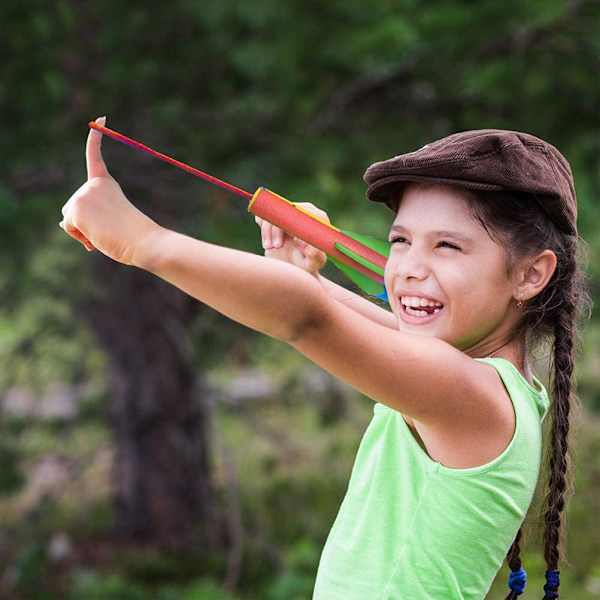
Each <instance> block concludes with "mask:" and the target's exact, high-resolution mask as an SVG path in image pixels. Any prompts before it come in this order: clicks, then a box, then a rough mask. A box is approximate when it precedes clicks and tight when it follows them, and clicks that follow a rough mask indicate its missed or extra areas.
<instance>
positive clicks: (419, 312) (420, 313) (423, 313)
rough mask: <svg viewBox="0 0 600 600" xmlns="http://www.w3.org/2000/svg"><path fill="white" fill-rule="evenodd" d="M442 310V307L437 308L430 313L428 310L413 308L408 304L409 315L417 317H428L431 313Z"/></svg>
mask: <svg viewBox="0 0 600 600" xmlns="http://www.w3.org/2000/svg"><path fill="white" fill-rule="evenodd" d="M440 310H442V309H441V308H436V309H434V311H433V312H432V313H428V312H427V311H426V310H417V309H416V308H412V307H411V306H406V312H407V313H408V314H409V315H414V316H415V317H427V316H429V315H430V314H432V315H435V314H437V313H439V312H440Z"/></svg>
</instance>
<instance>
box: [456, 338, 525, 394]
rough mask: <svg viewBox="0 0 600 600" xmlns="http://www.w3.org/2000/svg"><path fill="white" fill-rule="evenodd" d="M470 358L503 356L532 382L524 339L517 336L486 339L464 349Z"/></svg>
mask: <svg viewBox="0 0 600 600" xmlns="http://www.w3.org/2000/svg"><path fill="white" fill-rule="evenodd" d="M465 353H466V354H468V355H469V356H471V357H472V358H503V359H505V360H507V361H509V362H511V363H512V364H513V365H514V366H515V367H516V368H517V370H518V371H519V372H520V373H521V375H523V377H525V379H526V380H527V381H528V382H529V383H532V373H531V367H530V365H529V361H528V359H527V351H526V348H525V343H524V340H523V339H521V338H520V337H517V336H514V335H513V336H511V337H510V338H509V339H496V340H488V341H486V342H484V343H482V344H480V345H477V346H475V347H473V348H469V349H468V350H466V351H465Z"/></svg>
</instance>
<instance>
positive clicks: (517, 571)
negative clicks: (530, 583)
mask: <svg viewBox="0 0 600 600" xmlns="http://www.w3.org/2000/svg"><path fill="white" fill-rule="evenodd" d="M520 541H521V529H519V531H517V535H516V537H515V541H514V542H513V543H512V546H511V547H510V550H509V551H508V554H507V555H506V561H507V562H508V566H509V567H510V570H511V578H510V579H509V584H508V585H509V587H510V592H509V594H508V596H506V598H505V600H515V598H517V597H518V596H520V595H521V594H522V593H523V589H524V588H525V583H526V580H527V579H526V576H525V571H524V570H523V569H521V556H520V555H521V547H520V546H519V542H520Z"/></svg>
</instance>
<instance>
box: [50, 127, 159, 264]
mask: <svg viewBox="0 0 600 600" xmlns="http://www.w3.org/2000/svg"><path fill="white" fill-rule="evenodd" d="M96 122H97V123H98V124H100V125H104V123H105V122H106V118H105V117H101V118H99V119H97V121H96ZM101 141H102V134H101V133H100V132H99V131H96V130H94V129H90V133H89V135H88V140H87V146H86V162H87V174H88V180H87V181H86V183H84V184H83V185H82V186H81V187H80V188H79V189H78V190H77V191H76V192H75V193H74V194H73V195H72V196H71V198H70V199H69V200H68V202H67V203H66V204H65V205H64V206H63V208H62V214H63V220H62V221H61V223H60V226H61V227H62V228H63V229H64V230H65V231H66V232H67V233H68V234H69V235H70V236H71V237H73V238H75V239H76V240H77V241H79V242H81V243H82V244H83V245H84V246H85V247H86V248H87V249H88V250H93V249H94V248H97V249H98V250H100V252H102V253H103V254H106V255H107V256H108V257H110V258H112V259H113V260H116V261H118V262H121V263H124V264H136V251H137V250H138V249H139V248H140V247H141V246H142V245H143V244H144V243H145V242H146V241H147V239H148V237H149V236H150V235H152V233H153V232H155V231H156V230H157V229H160V227H159V226H158V225H157V224H156V223H155V222H154V221H152V220H151V219H150V218H149V217H147V216H146V215H144V214H143V213H142V212H140V211H139V210H138V209H137V208H135V207H134V206H133V205H132V204H131V203H130V202H129V200H127V198H126V197H125V195H124V194H123V192H122V191H121V187H120V186H119V184H118V183H117V182H116V181H115V180H114V179H113V178H112V177H111V176H110V174H109V172H108V169H107V168H106V165H105V164H104V159H103V158H102V153H101V150H100V144H101Z"/></svg>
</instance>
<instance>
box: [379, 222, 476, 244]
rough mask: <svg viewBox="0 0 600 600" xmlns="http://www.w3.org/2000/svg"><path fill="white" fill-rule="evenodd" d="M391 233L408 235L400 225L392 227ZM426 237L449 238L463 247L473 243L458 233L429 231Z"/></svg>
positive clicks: (406, 230)
mask: <svg viewBox="0 0 600 600" xmlns="http://www.w3.org/2000/svg"><path fill="white" fill-rule="evenodd" d="M392 232H397V233H403V234H406V233H408V229H406V227H402V225H393V226H392V228H391V229H390V233H392ZM427 235H429V236H432V237H436V238H450V239H453V240H455V241H457V242H460V243H461V244H465V245H471V244H473V243H474V241H473V240H472V239H471V238H470V237H467V236H466V235H464V234H462V233H459V232H458V231H445V230H442V231H430V232H428V234H427Z"/></svg>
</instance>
